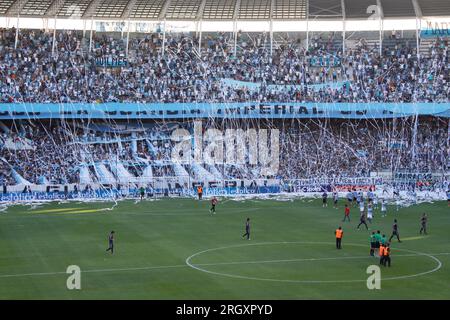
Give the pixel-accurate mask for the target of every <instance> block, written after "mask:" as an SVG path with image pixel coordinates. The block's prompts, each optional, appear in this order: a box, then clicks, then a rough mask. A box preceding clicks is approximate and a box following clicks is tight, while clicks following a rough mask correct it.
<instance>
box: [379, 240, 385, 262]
mask: <svg viewBox="0 0 450 320" xmlns="http://www.w3.org/2000/svg"><path fill="white" fill-rule="evenodd" d="M384 246H385V244H383V243H380V248H379V249H378V255H379V256H380V266H383V265H384Z"/></svg>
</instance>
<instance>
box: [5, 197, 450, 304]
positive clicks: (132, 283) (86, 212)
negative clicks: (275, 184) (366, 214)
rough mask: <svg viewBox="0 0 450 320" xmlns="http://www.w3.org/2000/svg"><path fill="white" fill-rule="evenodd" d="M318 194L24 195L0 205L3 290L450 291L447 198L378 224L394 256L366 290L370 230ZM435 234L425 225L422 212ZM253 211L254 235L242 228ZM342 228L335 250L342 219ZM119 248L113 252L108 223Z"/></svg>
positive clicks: (21, 295)
mask: <svg viewBox="0 0 450 320" xmlns="http://www.w3.org/2000/svg"><path fill="white" fill-rule="evenodd" d="M343 201H344V200H341V201H340V202H341V203H340V208H339V209H338V210H336V209H333V208H332V207H328V208H322V206H321V201H320V200H314V201H311V200H295V201H275V200H245V201H233V200H225V199H221V202H219V204H218V207H217V214H216V215H212V214H210V213H209V207H210V202H209V200H203V201H200V202H199V201H197V200H193V199H174V198H171V199H161V200H156V201H148V200H145V201H142V202H136V201H133V200H126V201H121V202H119V203H118V205H117V206H116V207H115V208H114V210H102V209H103V208H110V207H112V205H113V203H107V202H97V203H76V202H72V203H64V204H57V203H50V204H46V205H43V206H40V207H37V208H35V209H33V210H31V208H30V206H24V205H17V206H12V207H9V208H8V210H7V211H5V212H3V213H0V299H449V298H450V286H449V283H450V228H449V227H450V209H449V208H448V207H447V203H446V202H436V203H427V204H421V205H416V206H411V207H407V208H401V209H400V211H398V212H396V211H395V208H394V207H388V216H387V217H385V218H381V217H380V214H379V212H378V211H376V212H375V218H374V221H373V223H372V225H370V227H371V230H377V229H380V230H381V231H382V232H383V233H386V235H387V236H388V237H389V236H390V231H391V225H392V223H393V219H394V218H397V219H398V222H399V228H400V236H401V237H402V238H403V240H404V241H403V242H402V243H397V241H396V240H393V241H392V246H391V247H392V266H391V268H382V269H381V277H382V281H381V289H380V290H369V289H368V288H367V286H366V280H367V278H368V277H369V274H367V273H366V269H367V267H368V266H369V265H372V264H375V265H377V264H378V259H376V258H372V257H369V240H368V239H369V232H368V231H366V230H363V229H361V230H356V225H357V223H358V220H359V219H358V208H352V211H351V219H352V221H351V222H350V223H348V222H345V223H342V222H341V219H342V217H343ZM423 212H426V213H427V214H428V216H429V226H428V228H429V235H428V236H425V237H423V236H419V226H420V225H419V219H420V215H421V214H422V213H423ZM247 217H250V219H251V223H252V229H251V231H252V234H251V240H250V241H247V240H244V239H242V234H243V233H244V222H245V219H246V218H247ZM339 225H342V226H343V229H344V239H343V249H342V250H336V248H335V245H334V241H335V240H334V230H335V229H336V228H337V227H338V226H339ZM111 230H114V231H115V232H116V243H115V253H114V255H111V254H109V253H107V252H105V250H106V248H107V235H108V233H109V231H111ZM69 265H78V266H79V267H80V268H81V290H68V289H67V287H66V281H67V278H68V277H69V275H68V274H67V273H66V269H67V267H68V266H69Z"/></svg>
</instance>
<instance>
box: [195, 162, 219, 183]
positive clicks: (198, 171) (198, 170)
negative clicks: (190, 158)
mask: <svg viewBox="0 0 450 320" xmlns="http://www.w3.org/2000/svg"><path fill="white" fill-rule="evenodd" d="M191 170H192V171H191V172H192V175H193V178H194V179H196V180H204V181H208V180H209V181H211V180H214V175H213V174H211V172H209V171H207V170H206V169H205V168H203V167H202V166H201V165H199V164H198V163H194V164H192V166H191Z"/></svg>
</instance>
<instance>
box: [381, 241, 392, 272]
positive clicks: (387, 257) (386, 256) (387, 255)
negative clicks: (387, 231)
mask: <svg viewBox="0 0 450 320" xmlns="http://www.w3.org/2000/svg"><path fill="white" fill-rule="evenodd" d="M389 245H390V242H388V243H386V246H385V247H384V250H383V265H384V266H385V267H386V264H387V266H388V267H390V266H391V248H390V247H389Z"/></svg>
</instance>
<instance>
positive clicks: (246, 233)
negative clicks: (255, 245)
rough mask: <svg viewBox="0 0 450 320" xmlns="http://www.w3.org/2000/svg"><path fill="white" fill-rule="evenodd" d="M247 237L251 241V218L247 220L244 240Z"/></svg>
mask: <svg viewBox="0 0 450 320" xmlns="http://www.w3.org/2000/svg"><path fill="white" fill-rule="evenodd" d="M245 237H247V240H250V218H247V221H245V233H244V235H243V236H242V238H245Z"/></svg>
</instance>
